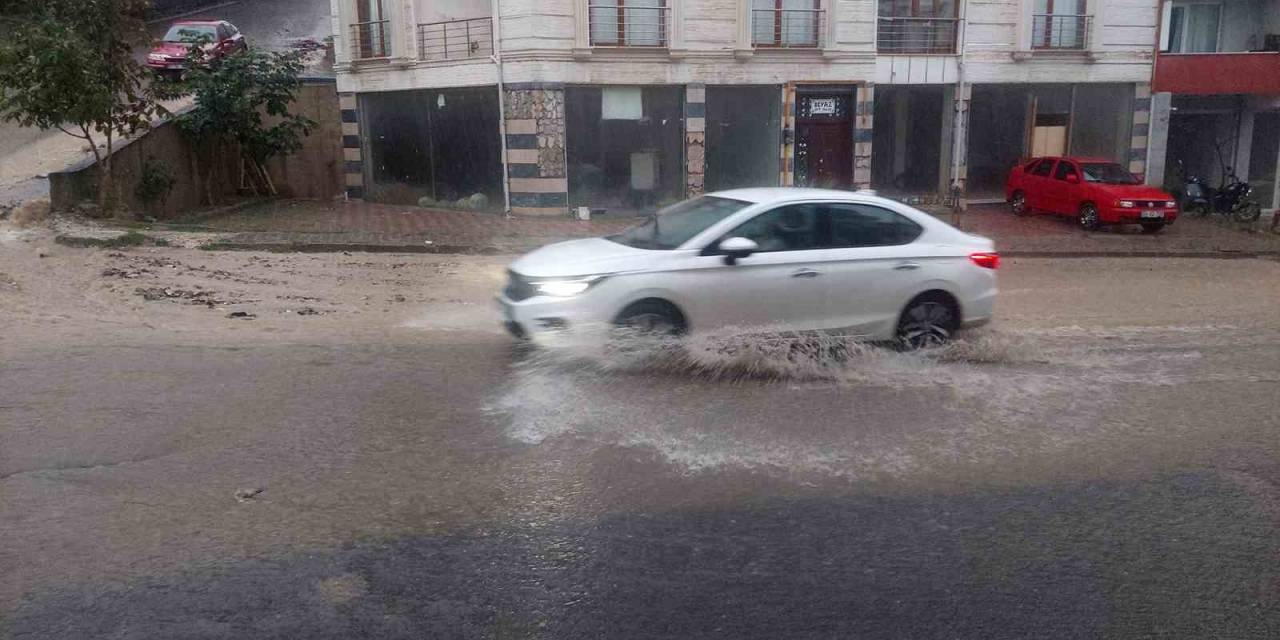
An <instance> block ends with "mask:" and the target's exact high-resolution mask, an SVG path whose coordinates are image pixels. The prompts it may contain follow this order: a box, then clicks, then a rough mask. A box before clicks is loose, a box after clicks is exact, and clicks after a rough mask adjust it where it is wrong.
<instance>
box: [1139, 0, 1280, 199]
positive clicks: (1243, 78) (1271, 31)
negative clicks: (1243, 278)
mask: <svg viewBox="0 0 1280 640" xmlns="http://www.w3.org/2000/svg"><path fill="white" fill-rule="evenodd" d="M1161 15H1162V19H1161V30H1160V51H1159V53H1158V54H1157V56H1156V66H1155V75H1154V78H1153V91H1154V92H1155V94H1154V96H1153V99H1152V128H1151V149H1152V166H1151V171H1150V175H1149V181H1151V182H1155V183H1157V184H1158V183H1164V184H1165V185H1166V186H1168V187H1169V188H1176V187H1177V186H1178V184H1179V182H1180V180H1181V179H1182V177H1183V176H1184V175H1185V174H1191V175H1198V176H1205V177H1209V178H1210V180H1212V181H1213V182H1214V183H1215V184H1218V183H1219V181H1220V180H1221V179H1222V177H1223V174H1224V173H1226V172H1228V171H1234V172H1235V173H1236V174H1237V175H1238V176H1239V177H1240V179H1242V180H1245V181H1247V182H1249V183H1250V184H1251V185H1253V188H1254V191H1253V197H1254V198H1255V199H1256V200H1257V201H1258V202H1259V203H1261V204H1262V206H1263V208H1264V209H1267V208H1269V209H1273V210H1274V209H1276V208H1278V207H1280V177H1278V176H1277V171H1276V167H1277V165H1280V2H1277V1H1276V0H1218V1H1213V2H1209V1H1204V0H1163V2H1162V3H1161Z"/></svg>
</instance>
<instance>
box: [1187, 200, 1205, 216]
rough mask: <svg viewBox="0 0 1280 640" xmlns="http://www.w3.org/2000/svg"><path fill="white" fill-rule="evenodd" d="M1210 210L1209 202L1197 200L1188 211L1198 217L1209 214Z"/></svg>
mask: <svg viewBox="0 0 1280 640" xmlns="http://www.w3.org/2000/svg"><path fill="white" fill-rule="evenodd" d="M1209 212H1210V209H1209V203H1207V202H1197V203H1195V204H1192V205H1190V206H1188V207H1187V213H1188V214H1190V215H1193V216H1196V217H1198V218H1203V217H1205V216H1207V215H1209Z"/></svg>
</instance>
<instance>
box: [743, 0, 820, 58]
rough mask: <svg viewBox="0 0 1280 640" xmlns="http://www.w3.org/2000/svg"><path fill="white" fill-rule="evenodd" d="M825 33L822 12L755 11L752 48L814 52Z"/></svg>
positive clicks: (804, 10) (806, 10)
mask: <svg viewBox="0 0 1280 640" xmlns="http://www.w3.org/2000/svg"><path fill="white" fill-rule="evenodd" d="M825 32H826V20H825V12H823V11H822V10H821V9H754V10H752V12H751V44H752V46H754V47H757V48H764V49H817V48H821V47H822V45H823V37H822V36H823V34H824V33H825Z"/></svg>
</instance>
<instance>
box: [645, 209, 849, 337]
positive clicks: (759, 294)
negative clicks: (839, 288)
mask: <svg viewBox="0 0 1280 640" xmlns="http://www.w3.org/2000/svg"><path fill="white" fill-rule="evenodd" d="M820 232H821V228H820V210H819V208H818V206H817V205H812V204H793V205H784V206H780V207H777V208H774V209H771V210H768V211H765V212H762V213H760V214H759V215H757V216H755V217H753V218H752V219H751V220H749V221H747V222H745V223H743V224H741V225H739V226H738V227H737V228H735V229H733V230H732V231H729V232H728V233H725V234H723V235H722V236H721V237H720V238H719V239H718V240H717V242H716V243H715V244H713V245H712V246H711V247H709V248H708V250H707V251H704V252H703V255H700V256H697V257H696V258H694V259H693V262H694V264H693V268H691V269H681V270H680V271H679V272H677V273H672V274H669V276H668V277H667V283H666V286H669V287H671V288H673V289H675V290H677V292H678V293H679V297H680V299H681V300H682V301H683V305H684V307H685V308H686V310H687V311H688V313H689V316H690V320H691V323H692V324H693V325H694V326H695V327H698V328H700V329H702V328H716V327H726V326H732V327H737V328H751V329H755V328H759V329H794V330H806V329H813V328H816V327H818V326H820V325H821V324H822V321H823V316H824V315H825V305H826V303H825V297H826V280H827V277H826V276H827V273H826V272H825V271H824V269H823V268H822V267H821V266H820V265H817V264H815V263H817V262H820V260H818V256H819V254H820V253H821V252H822V248H821V246H820V245H821V241H820V237H819V234H820ZM734 237H743V238H748V239H750V240H752V241H754V242H755V243H756V244H757V245H759V247H760V250H759V251H758V252H756V253H753V254H752V255H750V256H747V257H745V258H740V259H738V260H737V261H736V263H735V264H732V265H730V264H726V260H725V257H724V256H723V255H721V254H718V253H716V252H715V250H714V247H715V246H716V244H718V243H719V240H725V239H728V238H734Z"/></svg>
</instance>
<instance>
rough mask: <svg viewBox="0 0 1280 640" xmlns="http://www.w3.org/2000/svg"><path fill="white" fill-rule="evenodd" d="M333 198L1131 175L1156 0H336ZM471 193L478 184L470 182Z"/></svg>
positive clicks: (597, 197) (536, 198)
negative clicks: (1082, 159)
mask: <svg viewBox="0 0 1280 640" xmlns="http://www.w3.org/2000/svg"><path fill="white" fill-rule="evenodd" d="M332 9H333V21H334V26H335V31H336V33H337V34H338V37H337V38H336V56H337V63H338V64H337V71H338V90H339V92H340V99H341V102H342V108H343V112H342V113H343V120H344V133H345V134H346V135H345V137H344V144H345V146H346V147H347V148H346V159H347V163H346V167H347V184H348V187H349V191H348V193H349V196H350V197H353V198H367V199H370V200H376V201H390V202H397V201H403V202H410V201H415V200H416V199H418V198H421V197H424V196H425V197H429V198H433V199H435V200H437V201H440V202H446V201H456V200H458V199H464V198H471V199H472V201H473V202H481V203H483V202H488V203H489V206H490V207H492V208H502V207H503V206H504V203H505V202H507V199H508V198H509V202H510V209H511V210H512V211H514V212H516V213H521V214H548V215H553V214H554V215H559V214H564V213H565V212H566V211H567V210H569V209H570V208H571V207H572V208H577V207H583V206H585V207H591V208H594V209H604V210H608V211H610V212H627V211H638V210H646V209H651V208H652V207H654V206H657V205H661V204H665V203H668V202H673V201H676V200H679V199H681V198H684V197H687V196H690V195H694V194H698V193H703V192H705V191H711V190H720V189H727V188H732V187H740V186H776V185H801V186H826V187H835V188H850V189H861V188H874V189H876V190H878V191H880V192H881V193H883V194H887V195H891V196H894V197H902V198H904V199H909V200H910V201H928V200H934V199H939V198H945V197H947V196H948V194H950V193H952V192H953V189H959V190H960V191H959V192H960V193H963V194H964V195H965V196H966V197H967V198H969V199H970V200H982V199H994V200H998V199H1001V198H1002V197H1003V194H1002V186H1003V181H1004V177H1005V174H1006V172H1007V171H1008V170H1009V168H1010V167H1012V166H1013V165H1014V164H1016V163H1017V162H1018V161H1019V160H1020V159H1023V158H1026V157H1029V156H1031V155H1036V154H1053V153H1072V154H1080V155H1090V156H1101V157H1107V158H1114V159H1116V160H1117V161H1122V162H1124V163H1125V164H1126V165H1128V166H1129V167H1130V168H1131V169H1132V170H1134V171H1135V172H1137V173H1145V172H1146V167H1147V160H1148V158H1147V154H1148V141H1149V139H1150V137H1149V136H1148V126H1149V122H1150V105H1151V100H1150V82H1151V79H1152V68H1153V62H1154V56H1155V51H1156V42H1157V35H1158V28H1159V23H1160V18H1161V14H1160V2H1159V0H968V1H964V0H332ZM475 194H483V196H484V197H483V198H476V197H475Z"/></svg>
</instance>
